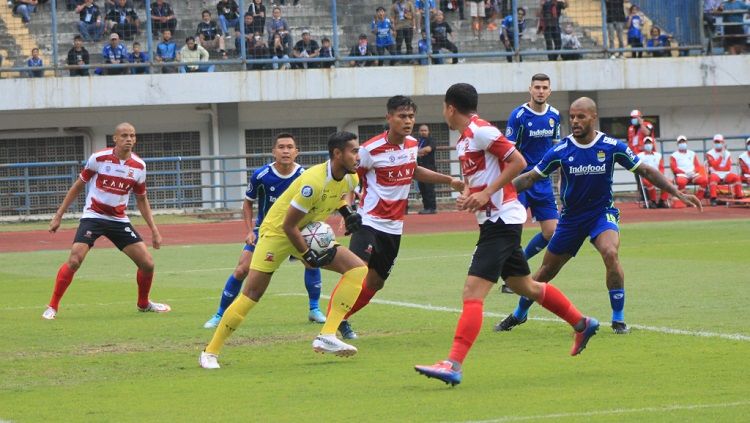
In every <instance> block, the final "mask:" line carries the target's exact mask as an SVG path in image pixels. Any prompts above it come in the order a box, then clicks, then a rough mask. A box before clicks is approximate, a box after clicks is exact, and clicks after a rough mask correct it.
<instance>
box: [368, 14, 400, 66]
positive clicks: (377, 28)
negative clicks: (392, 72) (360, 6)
mask: <svg viewBox="0 0 750 423" xmlns="http://www.w3.org/2000/svg"><path fill="white" fill-rule="evenodd" d="M370 31H371V32H372V33H373V34H375V49H376V50H377V52H378V56H384V55H385V51H386V50H388V54H390V55H391V56H393V55H394V54H396V42H395V41H393V36H394V34H395V33H396V28H395V27H394V26H393V22H391V20H390V19H389V18H386V17H385V9H384V8H383V7H378V8H377V9H376V11H375V18H374V19H373V20H372V23H371V24H370ZM383 62H385V60H382V59H381V60H380V61H379V62H378V66H383ZM389 64H390V65H393V64H394V63H393V61H392V60H389Z"/></svg>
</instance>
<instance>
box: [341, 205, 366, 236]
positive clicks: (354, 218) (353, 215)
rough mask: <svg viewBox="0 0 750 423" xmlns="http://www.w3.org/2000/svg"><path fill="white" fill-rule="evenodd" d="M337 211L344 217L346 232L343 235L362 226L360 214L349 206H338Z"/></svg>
mask: <svg viewBox="0 0 750 423" xmlns="http://www.w3.org/2000/svg"><path fill="white" fill-rule="evenodd" d="M339 213H340V214H341V216H343V217H344V226H345V227H346V233H344V235H350V234H352V233H354V232H357V231H358V230H359V228H361V227H362V216H361V215H360V214H359V213H357V212H356V211H354V209H353V208H352V207H351V206H343V207H341V208H339Z"/></svg>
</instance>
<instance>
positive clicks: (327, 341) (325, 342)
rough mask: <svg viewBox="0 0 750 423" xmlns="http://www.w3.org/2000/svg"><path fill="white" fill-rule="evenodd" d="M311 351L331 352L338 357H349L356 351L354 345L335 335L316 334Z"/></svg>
mask: <svg viewBox="0 0 750 423" xmlns="http://www.w3.org/2000/svg"><path fill="white" fill-rule="evenodd" d="M312 348H313V351H315V352H317V353H321V354H326V353H329V354H333V355H335V356H338V357H351V356H353V355H354V354H356V353H357V348H356V347H355V346H354V345H349V344H347V343H346V342H344V341H342V340H340V339H338V338H336V335H318V336H316V337H315V339H314V340H313V343H312Z"/></svg>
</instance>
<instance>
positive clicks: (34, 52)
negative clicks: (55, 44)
mask: <svg viewBox="0 0 750 423" xmlns="http://www.w3.org/2000/svg"><path fill="white" fill-rule="evenodd" d="M42 66H44V61H42V58H41V57H39V49H38V48H36V47H34V48H32V49H31V57H29V60H27V61H26V67H28V68H32V69H33V68H41V67H42ZM26 75H27V76H28V77H29V78H42V77H43V76H44V71H43V70H29V71H27V72H26Z"/></svg>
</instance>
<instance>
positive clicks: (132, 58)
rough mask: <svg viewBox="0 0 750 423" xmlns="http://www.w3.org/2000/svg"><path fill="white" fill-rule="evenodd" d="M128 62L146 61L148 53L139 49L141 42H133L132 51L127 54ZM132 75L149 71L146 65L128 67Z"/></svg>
mask: <svg viewBox="0 0 750 423" xmlns="http://www.w3.org/2000/svg"><path fill="white" fill-rule="evenodd" d="M128 63H144V64H145V63H148V55H147V54H146V53H144V52H142V51H141V43H139V42H138V41H136V42H134V43H133V52H132V53H129V54H128ZM130 73H132V74H133V75H143V74H146V73H150V71H149V68H148V66H133V67H132V68H130Z"/></svg>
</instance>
